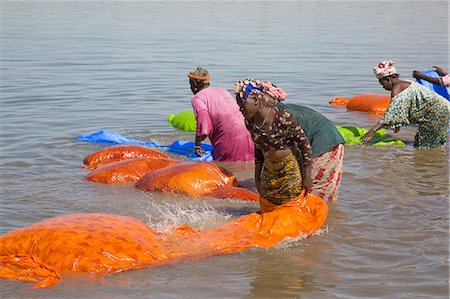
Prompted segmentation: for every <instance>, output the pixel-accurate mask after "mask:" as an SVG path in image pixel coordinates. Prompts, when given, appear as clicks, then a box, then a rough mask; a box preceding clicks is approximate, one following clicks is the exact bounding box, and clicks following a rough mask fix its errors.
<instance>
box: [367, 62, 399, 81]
mask: <svg viewBox="0 0 450 299" xmlns="http://www.w3.org/2000/svg"><path fill="white" fill-rule="evenodd" d="M373 72H374V74H375V76H376V77H377V78H378V79H382V78H384V77H387V76H391V75H394V74H397V70H396V69H395V67H394V62H393V61H392V60H385V61H382V62H380V63H379V64H378V66H376V67H374V68H373Z"/></svg>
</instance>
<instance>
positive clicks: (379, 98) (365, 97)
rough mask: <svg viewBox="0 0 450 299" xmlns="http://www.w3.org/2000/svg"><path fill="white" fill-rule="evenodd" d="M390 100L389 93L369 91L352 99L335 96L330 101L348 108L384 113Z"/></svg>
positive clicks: (332, 103)
mask: <svg viewBox="0 0 450 299" xmlns="http://www.w3.org/2000/svg"><path fill="white" fill-rule="evenodd" d="M390 102H391V96H390V95H388V94H378V93H367V94H359V95H356V96H354V97H352V98H350V99H348V98H334V99H333V100H331V101H330V102H329V103H330V104H331V105H335V106H345V107H347V109H348V110H355V111H366V112H368V113H374V114H378V115H383V114H384V112H385V111H386V108H387V107H388V106H389V103H390Z"/></svg>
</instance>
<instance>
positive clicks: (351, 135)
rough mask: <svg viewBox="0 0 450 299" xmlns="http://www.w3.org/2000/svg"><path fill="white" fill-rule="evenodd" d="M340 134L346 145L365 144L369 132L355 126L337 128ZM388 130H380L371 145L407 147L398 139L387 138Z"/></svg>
mask: <svg viewBox="0 0 450 299" xmlns="http://www.w3.org/2000/svg"><path fill="white" fill-rule="evenodd" d="M336 128H337V129H338V131H339V133H341V135H342V137H344V139H345V142H346V144H364V142H363V140H362V139H361V138H362V137H363V136H364V134H366V133H367V132H368V131H369V130H367V129H365V128H360V127H353V126H344V127H341V126H336ZM385 134H386V130H383V129H381V130H378V131H376V132H375V135H374V137H373V138H372V140H371V141H370V143H369V144H370V145H373V146H385V145H395V146H405V145H406V144H405V143H404V142H403V141H401V140H398V139H393V138H389V137H386V136H385Z"/></svg>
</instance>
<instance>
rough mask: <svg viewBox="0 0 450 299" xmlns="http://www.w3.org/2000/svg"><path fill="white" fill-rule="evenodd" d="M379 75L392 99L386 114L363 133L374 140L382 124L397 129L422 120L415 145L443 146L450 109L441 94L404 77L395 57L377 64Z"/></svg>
mask: <svg viewBox="0 0 450 299" xmlns="http://www.w3.org/2000/svg"><path fill="white" fill-rule="evenodd" d="M374 73H375V76H376V77H377V78H378V82H379V83H380V84H381V85H382V86H383V88H384V89H386V90H390V91H391V103H390V104H389V106H388V107H387V109H386V112H385V114H384V116H383V118H382V119H381V120H380V121H379V122H378V123H377V124H376V125H375V126H374V127H373V128H372V129H370V130H369V132H367V133H366V134H365V135H364V136H363V140H364V141H365V142H368V141H370V140H371V139H372V138H373V136H374V134H375V132H376V131H377V130H379V129H381V128H382V127H385V128H390V129H392V130H394V132H395V133H397V132H398V131H399V130H400V127H401V126H404V125H409V124H418V125H419V129H418V130H417V133H416V136H415V137H414V147H421V148H436V147H443V146H445V143H446V141H447V135H448V134H447V130H448V126H449V117H450V111H449V108H448V106H447V103H446V102H447V101H446V100H445V99H444V98H443V97H441V96H440V95H439V94H437V93H435V92H434V91H431V90H430V89H428V88H426V87H425V86H423V85H420V84H419V83H416V82H409V81H404V80H400V78H399V74H398V73H397V70H396V69H395V67H394V62H393V61H392V60H385V61H382V62H380V63H379V64H378V65H377V66H376V67H374Z"/></svg>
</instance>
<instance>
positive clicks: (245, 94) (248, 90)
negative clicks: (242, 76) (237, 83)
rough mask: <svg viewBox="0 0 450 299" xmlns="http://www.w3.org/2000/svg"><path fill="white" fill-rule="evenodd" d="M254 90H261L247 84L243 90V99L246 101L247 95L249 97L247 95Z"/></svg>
mask: <svg viewBox="0 0 450 299" xmlns="http://www.w3.org/2000/svg"><path fill="white" fill-rule="evenodd" d="M254 89H256V90H259V91H262V89H261V88H259V87H256V86H254V85H252V84H251V83H249V84H248V85H247V88H246V89H245V92H244V99H247V98H248V95H249V94H250V93H251V92H252V90H254Z"/></svg>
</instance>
